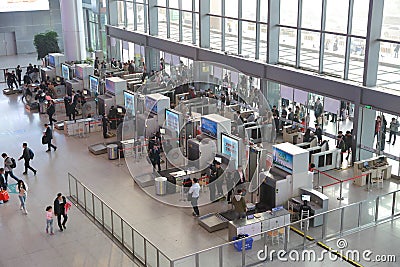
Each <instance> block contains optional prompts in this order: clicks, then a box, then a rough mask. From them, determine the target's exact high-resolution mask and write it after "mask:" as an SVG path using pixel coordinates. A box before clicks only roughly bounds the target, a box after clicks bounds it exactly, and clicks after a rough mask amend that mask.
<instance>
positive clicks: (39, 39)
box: [33, 31, 60, 59]
mask: <svg viewBox="0 0 400 267" xmlns="http://www.w3.org/2000/svg"><path fill="white" fill-rule="evenodd" d="M33 44H34V45H35V48H36V52H37V53H38V59H43V58H44V57H45V56H47V55H48V54H49V53H59V52H60V47H59V46H58V33H57V32H55V31H48V32H45V33H38V34H36V35H35V36H34V39H33Z"/></svg>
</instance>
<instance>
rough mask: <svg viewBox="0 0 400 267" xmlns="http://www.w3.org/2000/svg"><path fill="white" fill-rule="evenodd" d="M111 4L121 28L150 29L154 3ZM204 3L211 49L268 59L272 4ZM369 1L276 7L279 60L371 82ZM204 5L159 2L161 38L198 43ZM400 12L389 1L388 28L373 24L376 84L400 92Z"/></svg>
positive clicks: (286, 2)
mask: <svg viewBox="0 0 400 267" xmlns="http://www.w3.org/2000/svg"><path fill="white" fill-rule="evenodd" d="M101 1H102V2H104V3H105V2H106V1H105V0H101ZM110 1H113V2H115V1H116V2H117V6H116V8H117V12H116V13H117V14H118V19H117V20H116V21H115V22H113V23H114V24H116V25H115V26H119V27H126V28H127V29H129V30H131V29H133V30H137V31H140V32H147V31H148V24H149V21H148V20H149V18H148V17H149V16H148V14H147V12H148V8H147V6H148V0H110ZM204 1H209V3H210V11H209V13H208V14H206V15H208V17H209V22H210V24H209V25H210V29H209V31H210V35H211V36H210V37H211V38H210V47H211V48H212V49H216V50H220V51H225V52H227V53H228V54H229V53H231V54H234V55H241V56H243V57H245V58H250V59H259V60H261V61H264V62H265V61H266V58H267V52H268V51H267V49H268V45H267V39H268V34H269V33H268V24H267V23H268V12H269V10H270V8H271V7H270V6H269V5H268V3H269V2H268V1H267V0H246V1H244V0H204ZM369 3H370V0H280V5H277V6H276V7H275V9H273V10H272V11H271V15H272V17H273V16H274V15H276V12H277V11H278V12H279V23H278V27H279V33H278V34H277V35H276V36H273V37H274V38H272V37H271V39H270V42H277V46H273V47H277V49H278V51H277V52H278V53H277V54H278V64H283V65H289V66H292V67H295V68H302V69H305V70H308V71H313V72H318V73H321V74H325V75H330V76H333V77H336V78H341V79H345V80H351V81H355V82H365V81H366V80H368V79H367V78H368V77H367V78H366V77H363V76H364V65H365V64H367V65H368V66H369V65H370V64H372V63H370V62H365V54H366V53H367V52H368V51H366V49H367V47H369V46H368V45H367V40H366V38H367V30H368V29H367V26H368V15H369ZM199 4H200V0H158V1H157V5H156V8H157V10H158V22H156V23H158V26H159V27H158V29H159V33H158V34H159V36H160V37H163V38H171V39H173V40H176V41H180V42H185V43H191V44H197V45H198V44H199V23H200V22H199ZM277 8H279V9H280V10H276V9H277ZM374 8H375V9H378V8H380V7H379V5H374ZM375 11H378V12H373V13H374V14H375V13H379V10H375ZM113 12H115V11H113ZM399 13H400V0H385V1H384V5H383V17H382V25H376V24H375V25H373V27H372V28H376V27H380V26H382V30H381V34H380V36H381V37H380V39H378V40H370V41H371V43H372V42H375V41H379V43H380V48H379V59H378V61H377V63H376V64H377V65H378V75H377V85H378V86H382V87H387V88H392V89H396V90H400V79H399V75H400V68H399V67H400V66H399V65H400V60H399V56H398V54H399V52H400V51H399V50H400V28H399V26H398V25H400V19H399V16H398V14H399ZM152 23H155V22H152ZM99 26H101V25H99ZM93 30H95V29H93ZM204 31H207V29H204ZM271 34H272V33H271ZM93 36H96V34H93ZM271 47H272V46H271ZM373 49H374V48H373ZM270 52H271V51H270ZM273 52H274V51H272V54H274V53H273ZM370 61H371V60H370ZM373 64H375V62H374V63H373ZM370 69H374V66H372V67H370ZM367 75H372V76H374V75H375V73H368V72H367ZM372 83H374V81H372Z"/></svg>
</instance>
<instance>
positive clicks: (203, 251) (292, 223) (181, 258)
mask: <svg viewBox="0 0 400 267" xmlns="http://www.w3.org/2000/svg"><path fill="white" fill-rule="evenodd" d="M397 192H400V189H398V190H396V191H392V192H390V193H386V194H383V195H379V196H376V198H375V199H374V200H375V201H379V200H378V199H379V198H381V197H383V196H387V195H395V194H396V193H397ZM369 201H371V200H368V199H367V200H363V201H359V202H355V203H350V204H348V205H346V206H341V207H338V208H334V209H331V210H328V211H325V212H322V213H319V214H317V215H313V216H310V217H307V218H306V219H301V220H298V221H296V222H291V223H289V224H285V225H283V226H279V227H276V228H273V229H269V230H267V231H263V232H260V233H258V234H254V235H251V236H248V237H246V238H243V240H245V239H248V238H253V237H256V236H260V235H263V234H266V233H268V232H272V231H276V230H278V229H281V228H286V227H290V226H292V225H296V224H298V223H299V222H301V221H308V220H311V219H314V218H316V217H319V216H324V215H327V214H329V213H333V212H335V211H339V210H344V209H346V208H350V207H352V206H359V205H360V204H362V203H365V202H369ZM378 221H379V220H377V219H375V220H374V222H375V223H377V222H378ZM371 223H372V222H371ZM355 228H359V227H355ZM355 228H353V229H355ZM236 242H238V240H234V241H230V242H227V243H224V244H220V245H216V246H213V247H210V248H206V249H203V250H200V251H197V252H194V253H190V254H187V255H185V256H182V257H179V258H175V259H174V260H173V261H174V262H176V261H179V260H183V259H186V258H188V257H192V256H195V255H196V254H201V253H205V252H208V251H211V250H214V249H218V248H222V247H225V246H228V245H232V244H234V243H236Z"/></svg>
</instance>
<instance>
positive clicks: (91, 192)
mask: <svg viewBox="0 0 400 267" xmlns="http://www.w3.org/2000/svg"><path fill="white" fill-rule="evenodd" d="M68 178H72V179H73V180H74V181H75V183H77V184H80V185H81V186H82V187H83V188H84V189H85V190H87V191H88V192H89V193H90V194H92V195H93V196H94V197H96V198H97V199H98V200H99V201H100V203H101V205H102V206H106V207H107V208H108V209H110V211H111V215H112V214H115V215H116V216H117V217H118V218H119V219H120V220H121V222H122V223H125V224H126V225H127V226H128V227H130V229H131V230H132V231H134V232H135V233H136V234H138V235H139V236H140V237H141V238H143V240H144V244H146V243H148V244H150V245H151V246H153V247H154V248H155V249H156V251H157V255H158V253H160V254H161V255H163V256H164V257H165V258H166V259H167V260H168V261H169V262H172V260H171V259H170V258H169V257H168V256H167V255H166V254H165V253H163V252H162V251H161V250H159V249H158V248H157V247H156V246H155V245H154V244H153V243H152V242H151V241H149V239H148V238H146V237H145V236H144V235H142V234H141V233H140V232H139V231H138V230H136V229H135V228H134V227H133V226H132V225H131V224H130V223H128V222H127V221H125V220H124V219H123V218H122V217H121V216H120V215H118V214H117V213H116V212H115V211H114V210H113V209H112V208H111V207H110V206H109V205H107V204H106V203H105V202H104V201H103V200H102V199H101V198H100V197H99V196H97V195H96V194H95V193H94V192H93V191H92V190H90V189H89V188H88V187H87V186H85V185H84V184H83V183H82V182H81V181H79V180H78V179H77V178H75V177H74V176H73V175H72V174H71V173H68ZM68 181H70V179H68ZM69 190H70V192H69V193H70V196H71V197H72V195H71V187H70V188H69ZM84 192H85V191H84ZM78 199H79V196H78V194H77V195H76V200H77V203H78V205H79V201H78ZM84 208H85V211H86V210H87V209H86V207H84ZM93 208H94V206H93ZM111 220H112V218H111ZM102 226H104V222H102ZM112 231H114V230H113V229H112ZM112 235H113V236H114V234H112ZM122 245H124V244H122ZM144 250H146V248H144ZM132 253H133V255H135V251H133V249H132ZM145 257H146V256H145ZM157 257H158V256H157ZM139 260H140V259H139Z"/></svg>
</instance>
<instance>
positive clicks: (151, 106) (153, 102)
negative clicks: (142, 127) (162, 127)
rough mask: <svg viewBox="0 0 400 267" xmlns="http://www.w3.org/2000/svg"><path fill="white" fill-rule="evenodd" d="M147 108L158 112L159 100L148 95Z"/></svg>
mask: <svg viewBox="0 0 400 267" xmlns="http://www.w3.org/2000/svg"><path fill="white" fill-rule="evenodd" d="M146 110H147V111H149V112H151V113H154V114H157V101H156V100H155V99H153V98H151V97H148V96H146Z"/></svg>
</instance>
